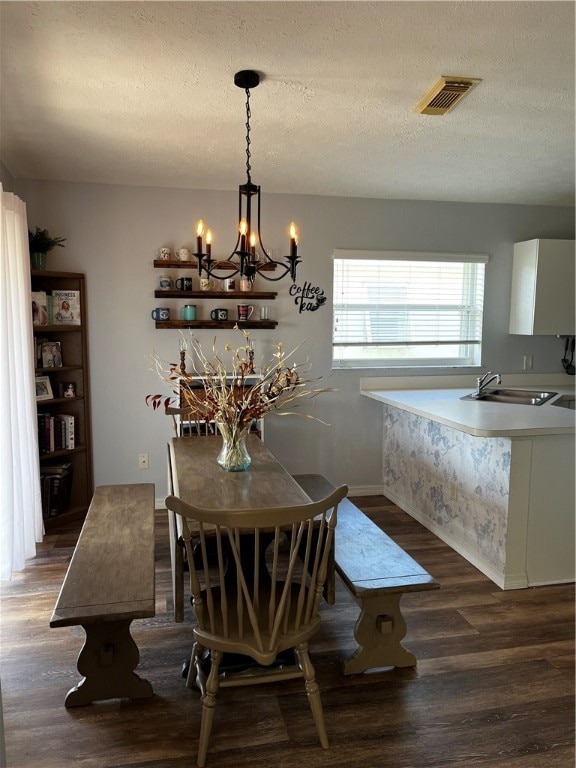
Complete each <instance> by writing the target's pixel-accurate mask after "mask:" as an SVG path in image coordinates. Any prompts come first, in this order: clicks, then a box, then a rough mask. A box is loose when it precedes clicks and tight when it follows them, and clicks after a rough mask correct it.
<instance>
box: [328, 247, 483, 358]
mask: <svg viewBox="0 0 576 768" xmlns="http://www.w3.org/2000/svg"><path fill="white" fill-rule="evenodd" d="M487 261H488V255H487V254H443V253H412V252H402V251H400V252H394V251H347V250H346V251H343V250H337V251H334V335H333V367H335V368H383V367H386V368H389V367H402V366H405V367H406V366H471V365H480V355H481V344H482V310H483V302H484V268H485V264H486V262H487Z"/></svg>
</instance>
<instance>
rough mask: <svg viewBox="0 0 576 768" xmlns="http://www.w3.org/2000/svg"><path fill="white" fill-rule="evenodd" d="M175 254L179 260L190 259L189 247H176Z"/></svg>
mask: <svg viewBox="0 0 576 768" xmlns="http://www.w3.org/2000/svg"><path fill="white" fill-rule="evenodd" d="M176 256H177V257H178V259H179V260H180V261H190V248H178V250H177V251H176Z"/></svg>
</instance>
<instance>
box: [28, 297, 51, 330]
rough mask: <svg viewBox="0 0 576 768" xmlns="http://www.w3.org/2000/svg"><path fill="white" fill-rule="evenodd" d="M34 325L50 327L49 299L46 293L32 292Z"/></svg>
mask: <svg viewBox="0 0 576 768" xmlns="http://www.w3.org/2000/svg"><path fill="white" fill-rule="evenodd" d="M30 296H31V301H32V325H48V299H47V296H46V291H32V292H31V294H30Z"/></svg>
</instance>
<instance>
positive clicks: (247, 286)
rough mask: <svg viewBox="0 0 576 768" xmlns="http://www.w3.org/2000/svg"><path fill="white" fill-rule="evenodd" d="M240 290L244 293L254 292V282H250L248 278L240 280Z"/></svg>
mask: <svg viewBox="0 0 576 768" xmlns="http://www.w3.org/2000/svg"><path fill="white" fill-rule="evenodd" d="M240 290H241V291H243V292H247V291H251V290H252V281H251V280H248V278H247V277H243V278H242V279H241V280H240Z"/></svg>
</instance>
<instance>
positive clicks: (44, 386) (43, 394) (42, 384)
mask: <svg viewBox="0 0 576 768" xmlns="http://www.w3.org/2000/svg"><path fill="white" fill-rule="evenodd" d="M53 397H54V395H53V394H52V387H51V386H50V378H49V377H48V376H36V400H52V398H53Z"/></svg>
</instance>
